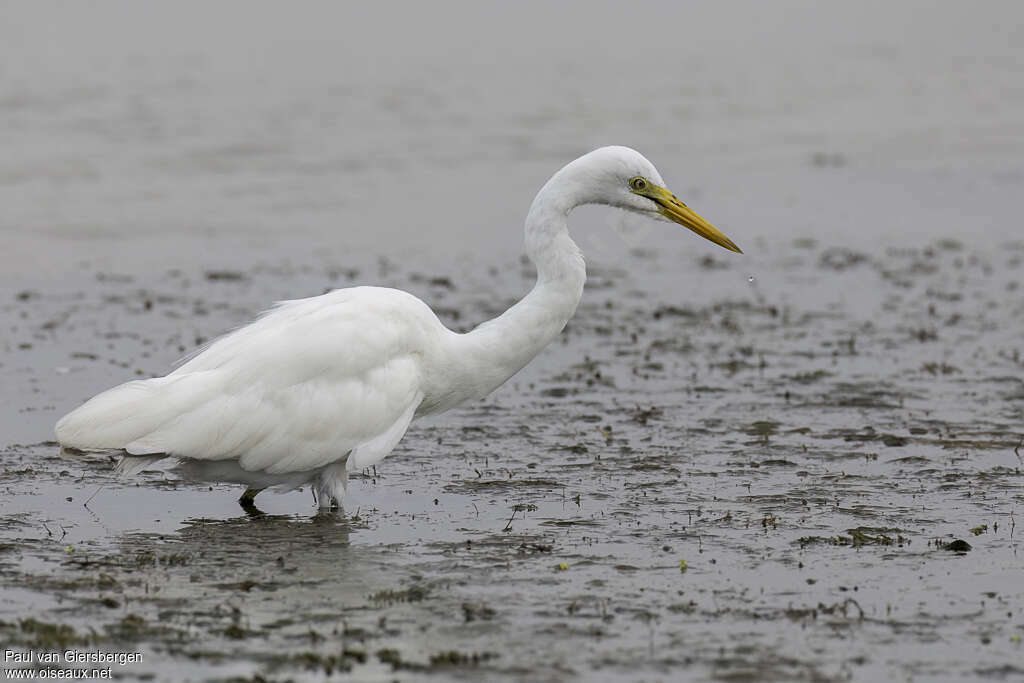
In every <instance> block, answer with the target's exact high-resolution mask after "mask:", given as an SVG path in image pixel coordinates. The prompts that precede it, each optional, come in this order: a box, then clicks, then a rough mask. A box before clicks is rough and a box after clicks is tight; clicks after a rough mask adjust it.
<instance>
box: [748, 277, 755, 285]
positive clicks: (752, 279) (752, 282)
mask: <svg viewBox="0 0 1024 683" xmlns="http://www.w3.org/2000/svg"><path fill="white" fill-rule="evenodd" d="M747 282H749V283H750V284H754V276H753V275H751V276H750V277H748V278H747Z"/></svg>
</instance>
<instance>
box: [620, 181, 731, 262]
mask: <svg viewBox="0 0 1024 683" xmlns="http://www.w3.org/2000/svg"><path fill="white" fill-rule="evenodd" d="M637 194H642V195H643V196H645V197H648V198H649V199H651V200H653V201H654V202H655V203H656V204H657V205H658V213H660V214H661V215H662V216H664V217H665V218H667V219H669V220H670V221H672V222H673V223H679V225H682V226H685V227H687V228H689V229H690V230H693V231H694V232H695V233H697V234H698V235H700V236H701V237H703V238H704V239H706V240H711V241H712V242H714V243H715V244H717V245H718V246H720V247H725V248H726V249H728V250H729V251H735V252H736V253H737V254H742V253H743V250H742V249H740V248H739V247H737V246H736V244H735V243H733V241H732V240H731V239H729V238H728V237H726V236H725V235H724V234H723V233H722V231H721V230H719V229H718V228H716V227H715V226H713V225H711V224H710V223H708V222H707V221H706V220H704V218H702V217H701V215H700V214H698V213H697V212H696V211H694V210H693V209H691V208H690V207H688V206H687V205H686V204H683V203H682V202H681V201H679V200H678V199H676V196H675V195H674V194H672V193H671V192H669V191H668V190H666V189H665V188H664V187H658V186H657V185H655V184H653V183H647V186H646V187H645V188H644V189H643V190H642V191H639V192H637Z"/></svg>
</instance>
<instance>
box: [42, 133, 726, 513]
mask: <svg viewBox="0 0 1024 683" xmlns="http://www.w3.org/2000/svg"><path fill="white" fill-rule="evenodd" d="M662 185H663V183H662V181H661V177H660V175H659V174H658V172H657V170H655V168H654V166H653V165H651V163H650V162H649V161H647V160H646V159H645V158H644V157H642V156H641V155H640V154H638V153H637V152H635V151H633V150H631V149H628V148H625V147H605V148H601V149H599V150H596V151H594V152H591V153H590V154H587V155H585V156H583V157H580V158H579V159H577V160H576V161H574V162H572V163H570V164H569V165H567V166H566V167H565V168H563V169H562V170H561V171H559V172H558V173H556V174H555V175H554V176H553V177H552V178H551V180H550V181H548V183H547V184H546V185H545V186H544V187H543V188H542V189H541V191H540V193H539V194H538V195H537V198H536V199H535V200H534V202H533V205H532V206H531V209H530V212H529V215H528V217H527V222H526V247H527V253H528V254H529V256H530V258H531V259H532V260H533V262H534V263H535V264H536V266H537V284H536V285H535V287H534V288H533V290H532V291H531V292H530V293H529V294H528V295H527V296H526V297H525V298H524V299H523V300H522V301H520V302H519V303H517V304H516V305H515V306H513V307H512V308H510V309H509V310H508V311H506V312H505V313H504V314H503V315H501V316H499V317H498V318H496V319H494V320H491V321H488V322H486V323H484V324H482V325H480V326H479V327H477V328H476V329H474V330H472V331H471V332H468V333H466V334H458V333H455V332H452V331H451V330H449V329H447V328H446V327H445V326H444V325H442V324H441V322H440V321H439V320H438V319H437V316H436V315H434V313H433V312H432V311H431V310H430V308H429V307H428V306H427V305H426V304H425V303H423V302H422V301H420V300H419V299H417V298H416V297H414V296H412V295H411V294H408V293H406V292H402V291H400V290H396V289H386V288H381V287H353V288H349V289H340V290H335V291H333V292H330V293H328V294H324V295H322V296H317V297H312V298H309V299H300V300H296V301H286V302H283V303H280V304H278V305H277V306H276V307H275V308H274V309H272V310H271V311H269V312H267V313H265V314H264V315H263V316H261V317H260V318H258V319H257V320H256V321H254V322H252V323H251V324H249V325H247V326H245V327H242V328H240V329H238V330H236V331H234V332H231V333H229V334H227V335H225V336H224V337H221V338H220V339H218V340H217V341H215V342H214V343H213V344H211V345H210V346H209V347H208V348H206V349H205V350H203V351H202V352H201V353H199V354H198V355H196V356H195V357H193V358H191V359H190V360H188V361H187V362H185V363H184V364H183V365H181V366H180V367H178V368H177V369H176V370H174V371H173V372H171V373H170V374H168V375H167V376H165V377H156V378H153V379H147V380H135V381H131V382H127V383H125V384H122V385H120V386H117V387H114V388H113V389H109V390H108V391H105V392H103V393H101V394H99V395H97V396H95V397H94V398H92V399H90V400H89V401H88V402H86V403H85V404H84V405H82V406H81V407H79V408H78V409H77V410H74V411H72V412H71V413H69V414H68V415H66V416H65V417H64V418H62V419H61V420H60V421H59V422H58V423H57V427H56V433H57V439H58V440H59V441H60V443H61V445H63V446H65V447H68V448H76V449H82V450H93V449H104V450H105V449H111V450H118V449H119V450H123V451H125V452H126V453H127V454H128V456H129V457H126V459H125V462H124V463H123V468H124V469H125V470H129V471H130V470H137V469H138V468H139V467H141V466H142V465H143V464H148V463H149V462H152V461H153V460H156V459H159V458H163V457H167V456H172V457H176V458H178V459H179V462H180V464H179V468H180V469H181V470H182V471H183V472H184V473H185V474H187V475H188V476H191V477H195V478H200V479H204V480H217V481H229V482H236V483H241V484H245V485H246V486H248V487H249V489H250V490H248V491H247V492H246V496H243V503H244V504H251V502H252V496H254V495H255V493H256V492H257V491H258V490H259V489H262V488H264V487H267V486H280V487H286V488H294V487H297V486H301V485H303V484H305V483H307V482H308V483H312V484H313V486H314V489H315V490H316V492H317V493H318V498H319V501H320V504H321V505H334V504H337V502H338V500H340V498H341V497H342V495H343V493H344V490H345V486H346V482H347V471H349V470H353V469H361V468H365V467H368V466H370V465H373V464H375V463H377V462H379V461H380V460H382V459H383V458H384V457H385V456H386V455H387V454H388V453H390V452H391V450H392V449H393V448H394V447H395V445H396V444H397V443H398V442H399V440H401V438H402V436H403V435H404V434H405V431H406V429H407V428H408V427H409V424H410V422H411V421H412V420H413V419H414V418H416V417H419V416H422V415H426V414H430V413H436V412H441V411H443V410H447V409H449V408H451V407H454V406H456V405H458V404H460V403H462V402H464V401H466V400H470V399H479V398H483V397H484V396H486V395H487V394H489V393H490V392H491V391H493V390H494V389H495V388H497V387H498V386H500V385H501V384H502V383H504V382H505V381H506V380H507V379H508V378H509V377H511V376H512V375H513V374H515V373H516V372H518V371H519V370H520V369H521V368H522V367H523V366H525V365H526V364H527V363H528V362H529V361H530V360H531V359H532V358H533V357H534V356H536V355H537V354H538V353H539V352H540V351H541V349H543V348H544V347H545V346H546V345H547V344H548V343H549V342H550V341H551V340H552V339H553V338H554V337H555V336H556V335H557V334H558V333H559V332H560V331H561V330H562V329H563V328H564V327H565V324H566V322H568V320H569V318H570V317H571V316H572V314H573V312H574V311H575V309H576V305H577V304H578V302H579V299H580V296H581V295H582V291H583V282H584V280H585V278H586V271H585V268H584V264H583V258H582V255H581V254H580V252H579V250H578V249H577V248H576V245H575V244H574V243H573V242H572V240H571V239H570V238H569V235H568V231H567V217H568V214H569V212H570V211H571V210H572V209H573V208H574V207H576V206H578V205H580V204H586V203H603V204H610V205H614V206H619V207H621V208H625V209H628V210H632V211H636V212H640V213H644V214H647V215H650V216H652V217H659V218H667V219H669V220H673V221H675V222H678V223H681V224H683V225H686V226H687V227H689V228H690V229H692V230H694V231H695V232H697V233H698V234H701V235H702V236H704V237H707V238H708V239H711V240H712V241H715V242H716V243H718V244H721V245H722V246H725V247H726V248H728V249H731V250H733V251H739V249H738V248H737V247H736V246H735V245H734V244H733V243H732V242H731V241H729V240H728V238H726V237H725V236H724V235H722V234H721V233H720V232H718V231H717V230H716V229H715V228H713V227H711V226H710V224H708V223H707V222H706V221H704V220H703V219H702V218H700V217H699V216H698V215H697V214H695V213H693V212H692V211H691V210H689V209H688V208H687V207H686V206H685V205H684V204H682V203H681V202H679V201H678V200H677V199H676V198H675V197H674V196H673V195H672V194H671V193H669V192H668V191H667V190H665V189H664V188H663V187H662ZM132 456H145V457H142V458H137V457H132Z"/></svg>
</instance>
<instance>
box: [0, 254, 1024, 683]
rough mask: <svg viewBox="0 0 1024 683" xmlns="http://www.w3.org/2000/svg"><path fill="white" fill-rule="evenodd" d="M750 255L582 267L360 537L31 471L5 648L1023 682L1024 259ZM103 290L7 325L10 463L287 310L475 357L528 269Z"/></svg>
mask: <svg viewBox="0 0 1024 683" xmlns="http://www.w3.org/2000/svg"><path fill="white" fill-rule="evenodd" d="M748 251H749V252H751V253H752V254H753V255H752V256H750V257H748V258H747V259H746V260H739V259H727V258H726V257H725V256H724V255H720V254H717V253H715V254H713V255H711V256H707V255H705V254H707V253H708V252H707V251H701V252H699V253H694V254H691V256H690V257H689V260H688V261H684V262H680V261H679V260H678V259H674V258H669V257H667V256H665V255H664V254H659V253H658V252H653V251H637V252H634V253H633V254H631V255H630V257H629V262H628V264H625V265H624V264H622V263H619V264H615V265H602V264H601V263H593V264H591V268H590V280H589V282H588V290H587V293H586V296H585V298H584V302H583V304H582V305H581V307H580V310H579V311H578V313H577V315H576V317H575V318H574V319H573V320H572V321H571V323H570V325H569V327H568V328H567V330H566V331H565V333H564V334H563V336H562V339H561V340H559V341H558V342H556V344H554V345H553V346H552V348H551V349H549V350H548V351H546V352H545V353H544V354H543V355H542V356H541V357H540V358H539V359H537V361H536V362H535V363H534V364H532V365H531V366H530V367H529V368H527V370H525V371H524V372H523V373H521V374H520V375H519V376H517V377H515V378H513V379H512V380H511V381H510V382H509V384H508V385H506V386H505V387H503V388H502V389H500V390H499V391H497V392H496V393H495V394H494V395H492V396H491V397H489V398H488V399H487V400H485V401H483V402H481V403H476V404H471V405H467V406H465V407H462V408H460V409H458V410H456V411H453V412H452V413H449V414H447V415H445V416H442V417H440V418H435V419H431V420H429V421H423V422H419V423H416V424H415V425H414V426H413V428H412V429H411V430H410V432H409V433H408V435H407V436H406V438H405V439H404V440H403V441H402V443H401V444H400V445H399V447H398V448H397V449H396V451H395V452H394V453H393V454H392V455H391V456H389V457H388V458H387V459H386V460H385V461H384V462H383V463H381V464H380V465H379V466H377V467H376V468H375V469H374V470H369V471H365V472H361V473H358V474H357V475H356V476H354V477H353V479H352V483H351V487H350V491H349V497H348V499H347V500H346V501H345V510H344V511H343V512H339V513H324V512H317V510H316V509H315V508H314V507H313V505H312V499H311V496H310V493H309V491H308V490H307V491H301V492H293V493H290V494H286V495H279V494H274V493H265V494H262V495H261V496H260V498H258V499H257V502H258V504H259V506H260V511H259V512H257V513H253V514H245V513H243V511H242V510H241V509H240V508H239V507H238V506H237V504H236V502H235V500H236V498H237V496H238V494H239V493H240V491H239V490H238V488H237V487H229V486H213V487H209V486H205V485H204V486H200V485H197V484H193V483H188V482H184V481H180V480H178V479H177V478H176V477H175V475H174V474H173V472H171V471H170V469H169V468H163V467H157V468H156V469H152V470H147V471H145V472H143V473H142V474H140V475H139V476H137V477H136V478H134V479H130V480H123V479H118V477H117V476H116V475H115V474H114V472H113V464H114V458H112V457H110V456H107V455H103V454H80V453H64V454H61V453H60V452H59V449H58V448H57V446H56V445H55V444H54V443H52V442H46V441H43V442H33V443H27V444H20V443H8V444H7V445H6V446H5V447H4V448H3V449H2V451H0V490H2V492H3V496H2V502H0V510H2V514H3V516H2V518H0V520H2V521H0V586H2V594H3V597H4V599H3V602H2V604H0V636H2V639H3V641H4V642H5V643H7V647H10V648H15V649H26V650H27V649H32V650H64V649H69V648H80V649H99V650H116V651H140V652H143V653H144V654H145V657H144V661H143V662H141V663H138V664H130V665H127V666H125V667H115V669H116V670H115V675H116V676H120V677H122V678H124V679H129V680H131V679H146V678H150V679H156V680H181V679H194V680H210V679H212V680H238V681H242V680H246V681H249V680H252V681H256V680H297V681H298V680H310V681H312V680H322V679H323V678H324V677H332V678H333V679H336V680H360V681H363V680H368V681H372V680H380V681H390V680H395V679H398V680H449V679H455V680H480V679H487V680H523V681H526V680H529V681H545V680H551V681H554V680H566V679H577V680H588V681H590V680H597V681H600V680H608V681H612V680H624V679H625V680H648V681H657V680H680V679H683V678H685V679H687V680H718V681H755V680H787V681H791V680H807V681H846V680H895V679H899V680H922V681H923V680H929V681H932V680H963V679H968V678H972V679H986V680H1013V679H1016V678H1018V677H1020V676H1022V675H1024V664H1022V662H1024V645H1022V643H1021V639H1022V636H1024V581H1022V577H1024V574H1022V571H1024V570H1022V567H1024V564H1022V562H1024V561H1022V558H1021V555H1020V550H1021V547H1020V546H1021V536H1022V534H1024V529H1022V528H1018V526H1024V472H1022V470H1024V357H1022V353H1021V352H1022V350H1024V343H1022V341H1021V340H1022V339H1024V302H1022V298H1021V295H1020V281H1021V279H1022V276H1024V268H1022V267H1021V264H1022V261H1024V245H1022V244H1020V243H1010V244H1005V245H1000V248H998V249H994V250H992V251H991V252H981V251H975V250H973V249H972V248H969V247H966V246H964V245H962V244H960V243H958V242H955V241H950V240H946V241H939V242H935V243H933V244H929V245H926V246H923V247H921V248H915V249H905V250H885V249H881V248H880V249H879V251H878V252H877V253H873V252H857V251H851V250H848V249H835V248H827V247H823V246H819V245H818V244H817V243H816V242H814V241H813V240H809V239H802V240H796V241H794V242H792V243H791V244H785V245H781V246H777V247H776V248H775V249H768V248H760V249H753V248H748ZM499 265H508V264H499ZM88 277H89V279H90V282H89V284H88V285H87V286H84V287H81V288H78V289H75V290H73V291H71V290H68V291H61V290H60V289H57V288H53V289H47V290H45V291H41V290H25V291H20V292H15V293H13V295H12V296H11V297H10V298H9V299H8V300H6V301H4V302H2V312H3V318H4V320H5V321H6V326H7V327H8V339H9V341H8V342H6V344H5V345H4V348H3V349H2V352H3V353H2V363H3V369H4V372H5V376H6V377H8V378H9V380H10V382H9V383H8V384H7V388H6V389H5V390H4V393H5V400H6V401H7V402H8V403H9V404H11V405H15V406H18V411H17V414H16V415H15V417H14V418H13V421H12V422H10V423H8V424H7V425H5V429H6V431H7V432H8V433H9V434H19V433H32V434H36V433H40V430H39V428H38V427H37V426H35V425H43V424H46V425H49V424H52V422H53V421H55V420H56V418H57V417H59V415H60V414H61V413H62V412H63V411H65V410H67V409H69V408H70V407H72V406H73V405H75V404H76V403H77V402H79V401H81V400H83V399H85V398H87V397H88V396H89V395H90V394H92V393H95V392H96V391H98V390H100V389H103V388H106V387H107V386H110V385H112V384H114V383H116V382H119V381H124V380H127V379H130V378H132V377H136V376H149V375H152V374H162V373H163V372H165V371H166V370H167V369H168V367H169V364H170V362H171V361H172V360H173V359H174V358H177V357H179V356H181V355H182V354H184V353H187V352H188V351H190V350H192V349H193V348H194V347H196V346H197V345H199V344H202V343H204V342H205V341H206V340H207V339H209V338H210V337H212V336H214V335H216V334H217V333H219V332H221V331H223V330H225V329H230V328H231V327H232V326H235V325H237V324H240V323H242V322H244V321H245V320H247V319H248V318H250V317H251V316H252V315H253V314H255V313H256V312H258V311H259V309H260V308H261V307H262V306H264V305H265V304H266V302H267V301H270V300H272V299H273V298H275V297H278V296H279V294H280V292H282V291H288V292H305V293H307V294H315V293H317V292H319V291H323V290H324V289H328V288H332V287H338V286H345V285H347V284H349V283H351V282H355V281H359V282H377V283H382V284H392V285H395V286H401V287H403V288H407V289H410V290H411V291H414V292H415V293H417V294H418V295H420V296H422V297H423V298H424V299H425V300H427V301H428V302H429V303H430V304H431V305H432V306H434V307H435V309H436V310H438V311H439V313H440V314H441V316H442V318H443V319H444V320H445V321H446V323H448V324H449V325H451V326H452V327H455V328H459V329H464V328H469V327H471V326H473V325H474V324H476V323H477V322H479V321H481V320H483V319H486V318H488V317H490V316H492V315H494V314H495V313H496V312H498V311H499V310H500V309H501V308H502V307H503V306H505V305H506V304H507V303H510V302H511V301H512V297H514V296H515V295H517V294H520V293H522V292H523V291H525V289H526V288H527V287H528V286H529V284H530V278H531V277H532V271H531V269H530V267H529V266H528V265H525V264H521V263H518V262H513V263H512V264H511V267H506V268H499V267H497V266H496V265H495V264H493V263H488V264H475V265H474V264H468V265H466V264H464V267H463V269H462V270H461V271H460V272H459V274H457V275H456V274H452V273H448V274H446V275H441V274H440V273H423V272H420V271H419V270H416V269H413V268H403V267H402V266H401V265H400V264H387V263H385V262H379V263H377V264H376V265H373V266H368V267H367V266H364V267H362V268H359V269H355V268H353V269H349V270H339V269H336V268H335V269H325V268H322V267H317V266H309V267H296V266H294V265H281V264H275V265H271V266H267V265H264V266H260V267H253V268H250V269H238V270H236V269H232V268H225V269H222V270H211V271H201V270H197V271H194V272H193V271H189V270H187V269H180V270H170V271H167V272H163V273H159V272H149V273H142V274H135V275H132V276H119V275H117V274H111V273H95V274H89V275H88ZM9 419H10V418H9ZM25 424H27V425H30V426H31V428H29V429H26V428H23V427H24V425H25ZM19 430H20V431H19Z"/></svg>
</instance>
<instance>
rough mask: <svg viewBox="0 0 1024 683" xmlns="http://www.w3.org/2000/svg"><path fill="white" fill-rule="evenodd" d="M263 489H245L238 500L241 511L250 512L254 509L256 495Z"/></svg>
mask: <svg viewBox="0 0 1024 683" xmlns="http://www.w3.org/2000/svg"><path fill="white" fill-rule="evenodd" d="M262 490H263V489H254V488H247V489H245V493H243V494H242V496H241V497H240V498H239V499H238V504H239V505H241V506H242V509H243V510H246V511H251V510H255V509H256V494H258V493H259V492H260V491H262Z"/></svg>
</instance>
